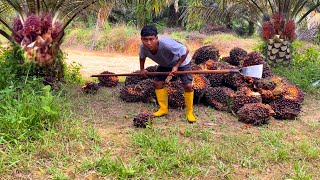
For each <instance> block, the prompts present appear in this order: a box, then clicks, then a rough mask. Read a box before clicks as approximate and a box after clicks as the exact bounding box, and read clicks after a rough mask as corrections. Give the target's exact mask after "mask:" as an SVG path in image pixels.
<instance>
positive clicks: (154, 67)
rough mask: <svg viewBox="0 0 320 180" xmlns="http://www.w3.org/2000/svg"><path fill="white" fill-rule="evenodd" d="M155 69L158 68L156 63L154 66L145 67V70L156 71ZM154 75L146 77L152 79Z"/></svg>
mask: <svg viewBox="0 0 320 180" xmlns="http://www.w3.org/2000/svg"><path fill="white" fill-rule="evenodd" d="M157 69H158V66H157V65H155V66H149V67H147V68H146V70H147V71H148V72H156V71H157ZM154 77H155V76H154V75H148V78H150V79H153V78H154Z"/></svg>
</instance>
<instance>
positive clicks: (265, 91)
mask: <svg viewBox="0 0 320 180" xmlns="http://www.w3.org/2000/svg"><path fill="white" fill-rule="evenodd" d="M275 88H276V84H275V83H274V82H273V81H272V80H271V78H266V79H259V80H256V81H255V82H254V84H253V89H254V90H255V91H257V92H259V93H260V94H261V97H262V102H264V103H269V102H271V101H272V100H274V99H276V98H277V97H276V96H275V95H274V94H273V90H274V89H275Z"/></svg>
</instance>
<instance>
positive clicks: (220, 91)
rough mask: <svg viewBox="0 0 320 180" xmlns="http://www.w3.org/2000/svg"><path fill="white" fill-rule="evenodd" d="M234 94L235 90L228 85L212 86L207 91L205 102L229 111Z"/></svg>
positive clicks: (218, 108)
mask: <svg viewBox="0 0 320 180" xmlns="http://www.w3.org/2000/svg"><path fill="white" fill-rule="evenodd" d="M234 95H235V94H234V91H233V90H232V89H230V88H228V87H210V88H208V89H207V90H206V92H205V101H206V102H205V104H206V105H209V106H211V107H214V108H215V109H217V110H219V111H227V110H228V109H229V107H230V105H231V102H232V99H233V97H234Z"/></svg>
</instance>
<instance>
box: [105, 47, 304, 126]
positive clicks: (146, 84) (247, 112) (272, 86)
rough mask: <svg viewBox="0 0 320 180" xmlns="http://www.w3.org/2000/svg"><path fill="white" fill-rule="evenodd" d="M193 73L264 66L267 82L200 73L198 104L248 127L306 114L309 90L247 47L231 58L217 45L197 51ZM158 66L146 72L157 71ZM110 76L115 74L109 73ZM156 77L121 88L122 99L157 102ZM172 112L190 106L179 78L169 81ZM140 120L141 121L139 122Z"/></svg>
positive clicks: (133, 80) (235, 51)
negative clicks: (234, 117)
mask: <svg viewBox="0 0 320 180" xmlns="http://www.w3.org/2000/svg"><path fill="white" fill-rule="evenodd" d="M192 63H193V70H220V69H239V68H242V67H247V66H252V65H258V64H263V74H262V78H261V79H257V78H252V77H247V76H242V75H240V74H238V73H236V74H235V73H230V74H194V75H193V88H194V93H195V96H194V103H203V104H204V105H206V106H210V107H213V108H215V109H217V110H219V111H228V112H232V113H233V114H235V115H237V116H238V117H239V121H242V122H244V123H247V124H253V125H262V124H267V123H268V122H269V120H270V117H271V116H273V117H274V118H276V119H294V118H295V117H297V116H298V114H299V113H300V111H301V106H302V101H303V100H304V94H303V92H302V91H301V90H300V89H299V88H298V87H297V86H295V85H292V84H290V83H289V81H288V80H286V79H285V78H282V77H279V76H274V75H273V74H272V71H271V67H270V66H269V65H268V64H267V63H266V62H265V59H264V57H263V56H262V55H261V54H259V53H258V52H252V53H249V54H248V53H247V52H246V51H245V50H243V49H241V48H234V49H232V50H231V51H230V56H229V57H223V58H220V57H219V51H218V50H217V49H216V48H215V47H213V46H204V47H201V48H199V49H198V50H196V51H195V53H194V55H193V57H192ZM156 68H157V66H151V67H148V68H146V69H147V70H148V71H150V72H153V71H155V70H156ZM103 73H109V72H103ZM152 79H153V77H152V76H149V77H137V76H128V77H127V78H126V80H125V86H124V87H123V88H122V89H121V90H120V98H121V99H122V100H123V101H126V102H140V101H142V102H144V103H156V102H157V101H156V96H155V92H154V87H153V85H152ZM99 80H100V84H101V85H104V86H108V87H110V86H114V85H115V84H117V83H118V78H117V77H113V79H112V78H99ZM165 86H166V88H167V91H168V96H169V107H170V108H183V107H184V105H185V104H184V97H183V92H184V89H183V87H182V84H181V83H180V82H179V79H175V80H174V79H173V80H171V81H170V82H169V83H166V85H165ZM139 117H141V118H140V120H139ZM150 118H152V115H150V114H146V113H142V114H139V115H138V116H137V117H136V118H135V120H134V121H135V123H136V124H137V125H138V126H140V127H141V126H144V125H141V124H144V122H150Z"/></svg>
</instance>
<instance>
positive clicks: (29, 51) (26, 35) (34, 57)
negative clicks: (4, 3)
mask: <svg viewBox="0 0 320 180" xmlns="http://www.w3.org/2000/svg"><path fill="white" fill-rule="evenodd" d="M12 27H13V28H12V34H13V38H14V40H15V41H16V42H17V44H20V45H21V47H22V48H23V49H24V50H25V58H26V60H28V61H33V62H35V63H37V64H38V65H40V66H49V65H52V64H53V62H54V57H53V55H54V54H53V53H52V52H53V48H54V47H53V42H54V41H55V40H56V38H57V37H58V35H59V33H60V31H61V30H62V23H61V22H60V21H59V20H57V19H55V21H54V22H53V14H51V13H43V14H40V15H35V14H29V15H28V16H27V17H26V18H25V20H22V18H20V17H16V18H14V20H13V26H12Z"/></svg>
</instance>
